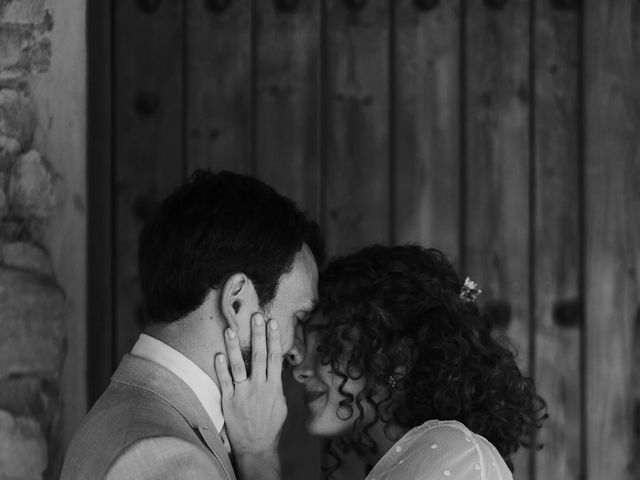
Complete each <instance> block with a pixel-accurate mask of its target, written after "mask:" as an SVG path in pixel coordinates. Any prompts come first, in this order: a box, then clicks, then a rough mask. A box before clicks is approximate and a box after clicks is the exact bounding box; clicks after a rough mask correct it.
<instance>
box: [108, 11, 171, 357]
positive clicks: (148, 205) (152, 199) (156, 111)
mask: <svg viewBox="0 0 640 480" xmlns="http://www.w3.org/2000/svg"><path fill="white" fill-rule="evenodd" d="M182 9H183V4H182V2H181V1H180V0H166V1H162V2H158V3H157V6H155V7H154V4H153V2H131V1H125V0H119V1H116V4H115V22H116V25H117V34H116V35H115V38H114V48H115V65H114V68H115V112H114V115H115V146H114V152H115V158H116V167H115V169H116V171H115V194H114V195H115V212H114V213H115V229H116V231H115V255H116V262H115V264H116V267H115V268H116V271H115V292H116V300H115V304H116V305H115V312H114V313H115V324H116V332H115V338H116V345H115V349H116V355H115V358H114V360H115V361H116V362H118V361H119V360H120V357H121V356H122V355H123V354H124V353H126V352H128V351H129V350H130V349H131V346H132V345H133V343H134V342H135V339H136V338H137V335H138V330H139V329H138V324H137V321H136V320H137V318H138V315H139V305H140V294H139V290H140V289H139V285H138V268H137V265H138V263H137V245H138V234H139V231H140V228H141V225H142V223H143V221H144V220H145V219H146V218H147V217H148V215H149V213H150V212H151V210H152V209H153V207H154V206H155V205H156V204H157V202H158V201H160V200H161V199H162V198H163V197H164V196H166V195H167V194H168V193H169V191H171V190H172V189H173V188H175V187H176V186H177V185H178V184H179V183H180V182H181V180H182V172H183V164H182V153H183V142H182V115H183V109H182V88H183V85H182V50H183V44H182V41H183V37H182V36H183V28H182V22H183V17H182ZM140 32H144V35H141V34H140Z"/></svg>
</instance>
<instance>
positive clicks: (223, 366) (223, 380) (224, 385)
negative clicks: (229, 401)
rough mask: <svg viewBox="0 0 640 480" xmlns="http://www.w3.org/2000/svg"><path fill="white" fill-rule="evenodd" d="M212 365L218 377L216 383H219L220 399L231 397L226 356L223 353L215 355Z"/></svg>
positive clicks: (231, 388) (231, 387) (230, 381)
mask: <svg viewBox="0 0 640 480" xmlns="http://www.w3.org/2000/svg"><path fill="white" fill-rule="evenodd" d="M213 363H214V365H215V369H216V375H218V381H219V382H220V390H221V392H222V398H231V397H233V380H231V375H230V374H229V368H228V367H227V359H226V356H225V355H224V354H223V353H219V354H217V355H216V359H215V362H213Z"/></svg>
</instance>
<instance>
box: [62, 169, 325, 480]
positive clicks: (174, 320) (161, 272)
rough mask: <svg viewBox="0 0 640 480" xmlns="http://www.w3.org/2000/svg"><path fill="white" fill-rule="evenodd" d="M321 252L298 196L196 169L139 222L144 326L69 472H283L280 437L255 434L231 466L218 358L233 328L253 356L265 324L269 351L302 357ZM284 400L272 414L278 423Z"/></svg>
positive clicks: (71, 476) (80, 440) (216, 475)
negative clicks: (301, 329) (270, 439)
mask: <svg viewBox="0 0 640 480" xmlns="http://www.w3.org/2000/svg"><path fill="white" fill-rule="evenodd" d="M322 259H323V240H322V237H321V235H320V231H319V228H318V226H317V224H315V223H314V222H311V221H309V220H307V219H306V218H305V216H304V215H303V214H302V213H301V212H300V211H299V210H298V209H297V208H296V206H295V204H294V203H293V202H292V201H291V200H289V199H287V198H285V197H283V196H282V195H279V194H278V193H277V192H275V191H274V190H273V189H272V188H270V187H268V186H267V185H265V184H263V183H261V182H260V181H258V180H256V179H254V178H251V177H246V176H243V175H237V174H233V173H230V172H222V173H219V174H212V173H210V172H203V171H199V172H196V174H194V176H193V177H192V179H191V181H190V182H188V183H186V184H185V185H183V186H181V187H180V188H178V189H177V190H176V191H175V192H174V193H173V194H171V195H170V196H169V197H168V198H167V199H166V200H165V201H164V202H163V203H162V205H161V206H160V208H159V210H158V212H157V213H156V214H155V216H154V217H153V218H152V219H151V220H150V221H149V222H148V223H147V224H146V225H145V226H144V228H143V230H142V233H141V235H140V242H139V252H138V261H139V270H140V284H141V289H142V294H143V301H144V311H145V325H144V329H143V333H142V334H141V335H140V337H139V339H138V341H137V343H136V344H135V346H134V347H133V349H132V351H131V354H129V355H125V356H124V358H123V359H122V362H121V363H120V366H119V367H118V369H117V371H116V372H115V374H114V375H113V377H112V381H111V384H110V385H109V387H108V388H107V390H106V391H105V393H104V394H103V395H102V396H101V397H100V399H99V400H98V401H97V402H96V404H95V405H94V407H93V408H92V409H91V411H90V412H89V414H88V416H87V418H86V419H85V420H84V422H83V424H82V425H81V427H80V429H79V430H78V432H77V433H76V435H75V436H74V438H73V440H72V442H71V445H70V447H69V450H68V453H67V457H66V460H65V464H64V467H63V471H62V479H63V480H75V479H97V478H105V479H109V480H116V479H124V478H127V479H129V478H136V479H157V478H163V479H174V478H175V479H178V478H179V479H204V478H207V479H216V480H217V479H224V480H234V479H235V478H236V473H237V474H238V476H239V477H240V478H256V479H258V478H277V477H278V476H279V471H278V470H279V461H278V460H277V455H273V451H271V452H270V451H267V450H269V448H271V447H273V446H268V447H269V448H267V447H265V446H264V445H262V444H260V442H259V441H256V442H253V441H252V440H251V439H247V441H246V442H245V443H244V444H243V447H242V449H240V450H241V451H239V452H236V453H237V455H236V458H235V461H236V467H237V472H234V471H233V468H232V463H231V461H230V457H229V452H230V447H229V444H228V441H227V439H226V435H225V430H224V417H223V412H222V407H221V396H220V390H219V387H220V385H219V381H218V377H217V375H216V373H215V368H214V360H213V359H214V356H215V355H216V354H219V353H225V352H226V349H225V334H224V333H223V332H225V331H226V332H227V334H226V335H228V337H227V340H228V339H229V338H230V337H231V338H234V337H235V339H236V342H237V341H239V347H240V349H241V350H242V352H243V356H244V357H245V362H246V363H247V365H249V364H250V363H251V362H250V360H249V359H248V355H249V353H250V345H251V338H252V335H254V336H255V335H260V334H266V331H268V332H269V333H268V336H269V339H270V340H271V341H273V339H276V343H277V344H278V347H279V348H278V349H276V348H274V347H273V344H270V346H271V348H272V350H273V351H274V352H275V351H276V350H279V349H280V348H281V351H282V352H285V353H287V357H288V359H289V361H290V362H291V363H293V364H297V363H299V362H300V361H301V359H302V356H303V354H304V352H303V349H304V347H303V346H302V344H301V342H300V341H299V339H298V340H296V338H297V337H296V335H295V330H296V327H297V326H298V324H299V323H300V322H302V321H304V320H305V318H306V317H308V316H309V315H310V314H311V312H312V311H313V309H314V308H315V303H316V301H317V277H318V267H317V265H318V264H320V263H321V262H322ZM258 312H259V313H261V314H262V316H261V315H259V314H258V315H257V313H258ZM265 318H266V320H268V324H270V325H271V327H277V328H265V324H266V322H265V321H264V319H265ZM252 319H253V321H252ZM252 324H253V327H251V325H252ZM229 335H230V337H229ZM277 339H279V342H278V341H277ZM256 344H258V342H256ZM270 358H275V359H276V361H277V362H279V364H280V365H279V366H277V368H280V367H281V357H280V356H275V355H274V356H273V357H270ZM271 368H272V371H271V373H272V376H274V375H273V372H275V371H276V370H277V368H274V366H273V362H272V365H271ZM278 373H279V370H278ZM252 376H253V375H252ZM255 377H256V378H258V375H256V376H255ZM236 378H237V377H236ZM245 380H246V376H245V378H244V379H240V380H236V383H237V384H240V383H243V382H244V381H245ZM248 383H252V382H248ZM260 385H262V384H260V383H255V382H254V383H252V386H251V388H254V389H255V388H258V390H251V391H253V392H254V393H255V392H257V393H259V388H267V386H266V384H265V386H264V387H260ZM256 386H258V387H256ZM282 403H284V402H282ZM283 408H284V414H282V411H281V410H282V408H281V409H280V410H279V412H280V413H279V414H278V415H275V416H274V418H266V419H265V421H271V422H274V421H275V422H283V421H284V416H286V406H285V407H283ZM248 435H251V433H250V432H249V433H248ZM271 450H273V448H271ZM232 457H233V454H232Z"/></svg>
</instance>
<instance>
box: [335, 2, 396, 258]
mask: <svg viewBox="0 0 640 480" xmlns="http://www.w3.org/2000/svg"><path fill="white" fill-rule="evenodd" d="M347 3H348V2H345V1H342V0H329V1H327V6H326V45H325V46H324V48H325V51H326V59H327V62H326V65H325V75H324V81H325V82H326V84H325V86H324V90H325V95H326V96H325V98H323V104H324V105H325V107H326V108H325V111H324V115H325V117H324V121H323V127H324V131H323V138H322V141H323V142H324V153H325V158H324V159H323V161H324V168H323V172H324V173H323V178H324V188H325V191H324V204H325V206H326V210H325V218H324V225H325V228H326V230H325V231H326V236H327V244H328V248H329V251H330V252H332V253H337V252H340V253H346V252H348V251H350V250H353V249H356V248H359V247H362V246H364V245H367V244H371V243H374V242H382V243H387V242H388V241H389V239H390V233H391V232H390V219H389V211H390V194H389V190H390V180H389V174H390V169H389V128H390V125H389V70H388V68H389V61H388V60H389V58H388V57H389V49H388V46H389V5H390V4H389V2H386V1H383V0H372V1H368V2H365V3H364V6H363V7H362V8H361V9H351V8H349V7H347V6H346V4H347Z"/></svg>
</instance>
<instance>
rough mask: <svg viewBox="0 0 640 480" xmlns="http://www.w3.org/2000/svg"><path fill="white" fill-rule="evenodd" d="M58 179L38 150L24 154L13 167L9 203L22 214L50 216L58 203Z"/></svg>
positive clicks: (38, 216) (23, 215)
mask: <svg viewBox="0 0 640 480" xmlns="http://www.w3.org/2000/svg"><path fill="white" fill-rule="evenodd" d="M57 187H58V179H57V177H56V176H55V175H54V174H53V172H52V171H51V168H50V167H49V166H48V165H47V163H46V162H45V161H44V160H43V159H42V157H41V156H40V154H39V153H38V152H37V151H35V150H29V151H28V152H27V153H25V154H23V155H20V156H19V157H18V159H17V160H16V162H15V163H14V164H13V167H12V169H11V177H10V180H9V205H10V208H11V211H12V212H13V213H14V214H16V215H18V216H21V217H25V218H29V217H35V218H40V219H43V218H47V217H48V216H49V215H51V214H52V213H53V211H54V210H55V207H56V204H57Z"/></svg>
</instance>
